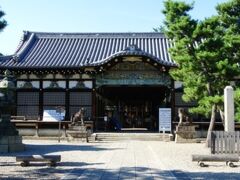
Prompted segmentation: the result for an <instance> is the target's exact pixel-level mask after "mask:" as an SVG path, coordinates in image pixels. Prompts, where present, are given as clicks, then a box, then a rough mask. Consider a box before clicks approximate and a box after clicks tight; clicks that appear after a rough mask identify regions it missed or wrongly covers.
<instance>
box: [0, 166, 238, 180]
mask: <svg viewBox="0 0 240 180" xmlns="http://www.w3.org/2000/svg"><path fill="white" fill-rule="evenodd" d="M65 165H67V166H69V165H70V166H71V163H70V162H69V164H68V162H67V163H66V164H65ZM72 165H73V166H75V167H76V166H78V167H77V168H73V169H71V168H70V169H63V168H62V167H61V166H64V164H62V165H61V166H59V167H56V168H50V167H44V168H41V169H37V170H36V169H35V170H30V169H28V168H25V169H24V170H23V171H18V172H17V173H19V174H22V176H18V177H17V176H11V175H10V174H9V175H8V176H6V177H1V178H0V179H4V178H5V179H25V178H27V179H31V178H33V179H35V178H36V177H37V178H39V179H65V180H75V179H78V178H80V179H104V180H113V179H138V178H139V179H148V180H149V179H185V180H188V179H232V180H235V179H236V180H237V179H239V175H240V173H224V172H209V171H207V170H206V171H204V172H185V171H180V170H172V171H163V170H159V169H149V168H146V167H137V168H136V167H122V168H120V169H118V170H115V169H114V170H111V169H99V168H97V169H96V168H91V167H89V166H90V165H91V166H92V165H95V164H87V163H73V164H72ZM88 167H89V168H88Z"/></svg>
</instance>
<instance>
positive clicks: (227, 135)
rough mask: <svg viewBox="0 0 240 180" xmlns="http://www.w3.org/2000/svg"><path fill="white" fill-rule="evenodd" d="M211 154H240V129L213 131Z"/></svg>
mask: <svg viewBox="0 0 240 180" xmlns="http://www.w3.org/2000/svg"><path fill="white" fill-rule="evenodd" d="M211 154H238V155H240V131H235V132H225V131H212V133H211Z"/></svg>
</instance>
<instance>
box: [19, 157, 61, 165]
mask: <svg viewBox="0 0 240 180" xmlns="http://www.w3.org/2000/svg"><path fill="white" fill-rule="evenodd" d="M31 161H32V162H47V163H48V165H49V166H56V164H57V162H60V161H61V156H60V155H32V156H29V155H22V156H16V162H21V163H20V165H21V166H22V167H25V166H28V165H29V164H30V162H31Z"/></svg>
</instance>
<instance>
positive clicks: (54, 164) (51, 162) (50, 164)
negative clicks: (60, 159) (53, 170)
mask: <svg viewBox="0 0 240 180" xmlns="http://www.w3.org/2000/svg"><path fill="white" fill-rule="evenodd" d="M48 165H49V166H50V167H55V166H56V165H57V163H56V161H50V162H49V163H48Z"/></svg>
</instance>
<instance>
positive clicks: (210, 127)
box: [206, 104, 216, 147]
mask: <svg viewBox="0 0 240 180" xmlns="http://www.w3.org/2000/svg"><path fill="white" fill-rule="evenodd" d="M215 120H216V105H215V104H214V105H213V106H212V113H211V121H210V124H209V127H208V132H207V140H206V146H207V147H210V145H211V144H210V140H211V132H212V130H213V128H214V125H215Z"/></svg>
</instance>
